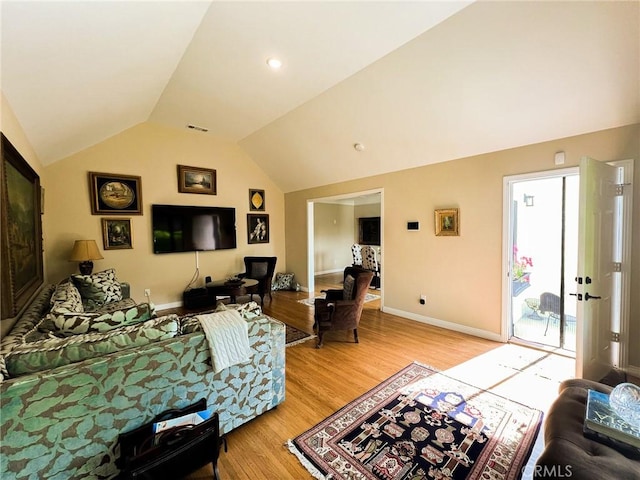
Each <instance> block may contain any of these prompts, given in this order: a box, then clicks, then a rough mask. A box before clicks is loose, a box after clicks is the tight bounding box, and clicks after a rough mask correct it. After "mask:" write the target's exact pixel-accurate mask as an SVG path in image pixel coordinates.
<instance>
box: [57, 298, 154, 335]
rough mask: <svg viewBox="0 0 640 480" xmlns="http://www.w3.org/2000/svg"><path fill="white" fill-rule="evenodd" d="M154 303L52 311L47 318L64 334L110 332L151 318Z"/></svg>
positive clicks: (58, 331) (59, 332)
mask: <svg viewBox="0 0 640 480" xmlns="http://www.w3.org/2000/svg"><path fill="white" fill-rule="evenodd" d="M155 312H156V307H155V305H153V304H149V303H141V304H139V305H135V306H133V307H131V308H128V309H126V310H118V311H115V312H109V313H82V314H76V313H50V314H49V315H47V316H46V317H45V320H50V321H52V322H53V324H54V326H55V330H56V333H58V334H62V335H64V336H69V335H78V334H83V333H91V332H108V331H109V330H113V329H116V328H120V327H124V326H127V325H135V324H136V323H140V322H144V321H145V320H149V319H150V318H152V317H153V316H154V315H155Z"/></svg>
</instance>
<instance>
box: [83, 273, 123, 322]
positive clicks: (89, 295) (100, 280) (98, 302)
mask: <svg viewBox="0 0 640 480" xmlns="http://www.w3.org/2000/svg"><path fill="white" fill-rule="evenodd" d="M71 279H72V280H73V283H74V285H75V286H76V287H77V288H78V291H79V292H80V296H81V297H82V304H83V305H84V309H85V311H88V312H91V311H93V310H97V309H99V308H100V307H102V306H103V305H104V304H105V303H109V302H117V301H119V300H122V288H121V287H120V283H119V282H118V280H117V279H116V272H115V270H114V269H113V268H110V269H108V270H104V271H102V272H98V273H93V274H91V275H72V276H71Z"/></svg>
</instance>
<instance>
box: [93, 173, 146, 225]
mask: <svg viewBox="0 0 640 480" xmlns="http://www.w3.org/2000/svg"><path fill="white" fill-rule="evenodd" d="M89 192H90V194H91V213H92V214H93V215H113V214H115V215H120V214H122V215H142V180H141V178H140V177H136V176H132V175H117V174H112V173H98V172H89Z"/></svg>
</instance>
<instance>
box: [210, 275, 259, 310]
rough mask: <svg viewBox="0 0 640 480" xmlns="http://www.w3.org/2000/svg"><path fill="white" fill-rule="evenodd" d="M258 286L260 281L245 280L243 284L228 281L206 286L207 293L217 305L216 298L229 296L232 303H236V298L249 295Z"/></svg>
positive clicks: (219, 281) (218, 281) (211, 283)
mask: <svg viewBox="0 0 640 480" xmlns="http://www.w3.org/2000/svg"><path fill="white" fill-rule="evenodd" d="M257 286H258V280H254V279H252V278H245V279H243V280H242V282H233V283H231V282H228V281H226V280H216V281H215V282H209V283H207V284H206V287H207V292H208V293H209V295H210V296H211V297H212V298H213V304H214V305H215V304H216V296H229V298H230V301H231V303H236V297H239V296H241V295H247V294H249V293H251V291H252V290H255V287H257Z"/></svg>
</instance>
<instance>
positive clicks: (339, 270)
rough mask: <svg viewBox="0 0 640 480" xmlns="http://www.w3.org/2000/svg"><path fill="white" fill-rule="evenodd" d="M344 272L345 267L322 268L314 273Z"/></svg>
mask: <svg viewBox="0 0 640 480" xmlns="http://www.w3.org/2000/svg"><path fill="white" fill-rule="evenodd" d="M342 272H344V267H342V268H334V269H332V270H322V271H318V272H314V275H326V274H328V273H342Z"/></svg>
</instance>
